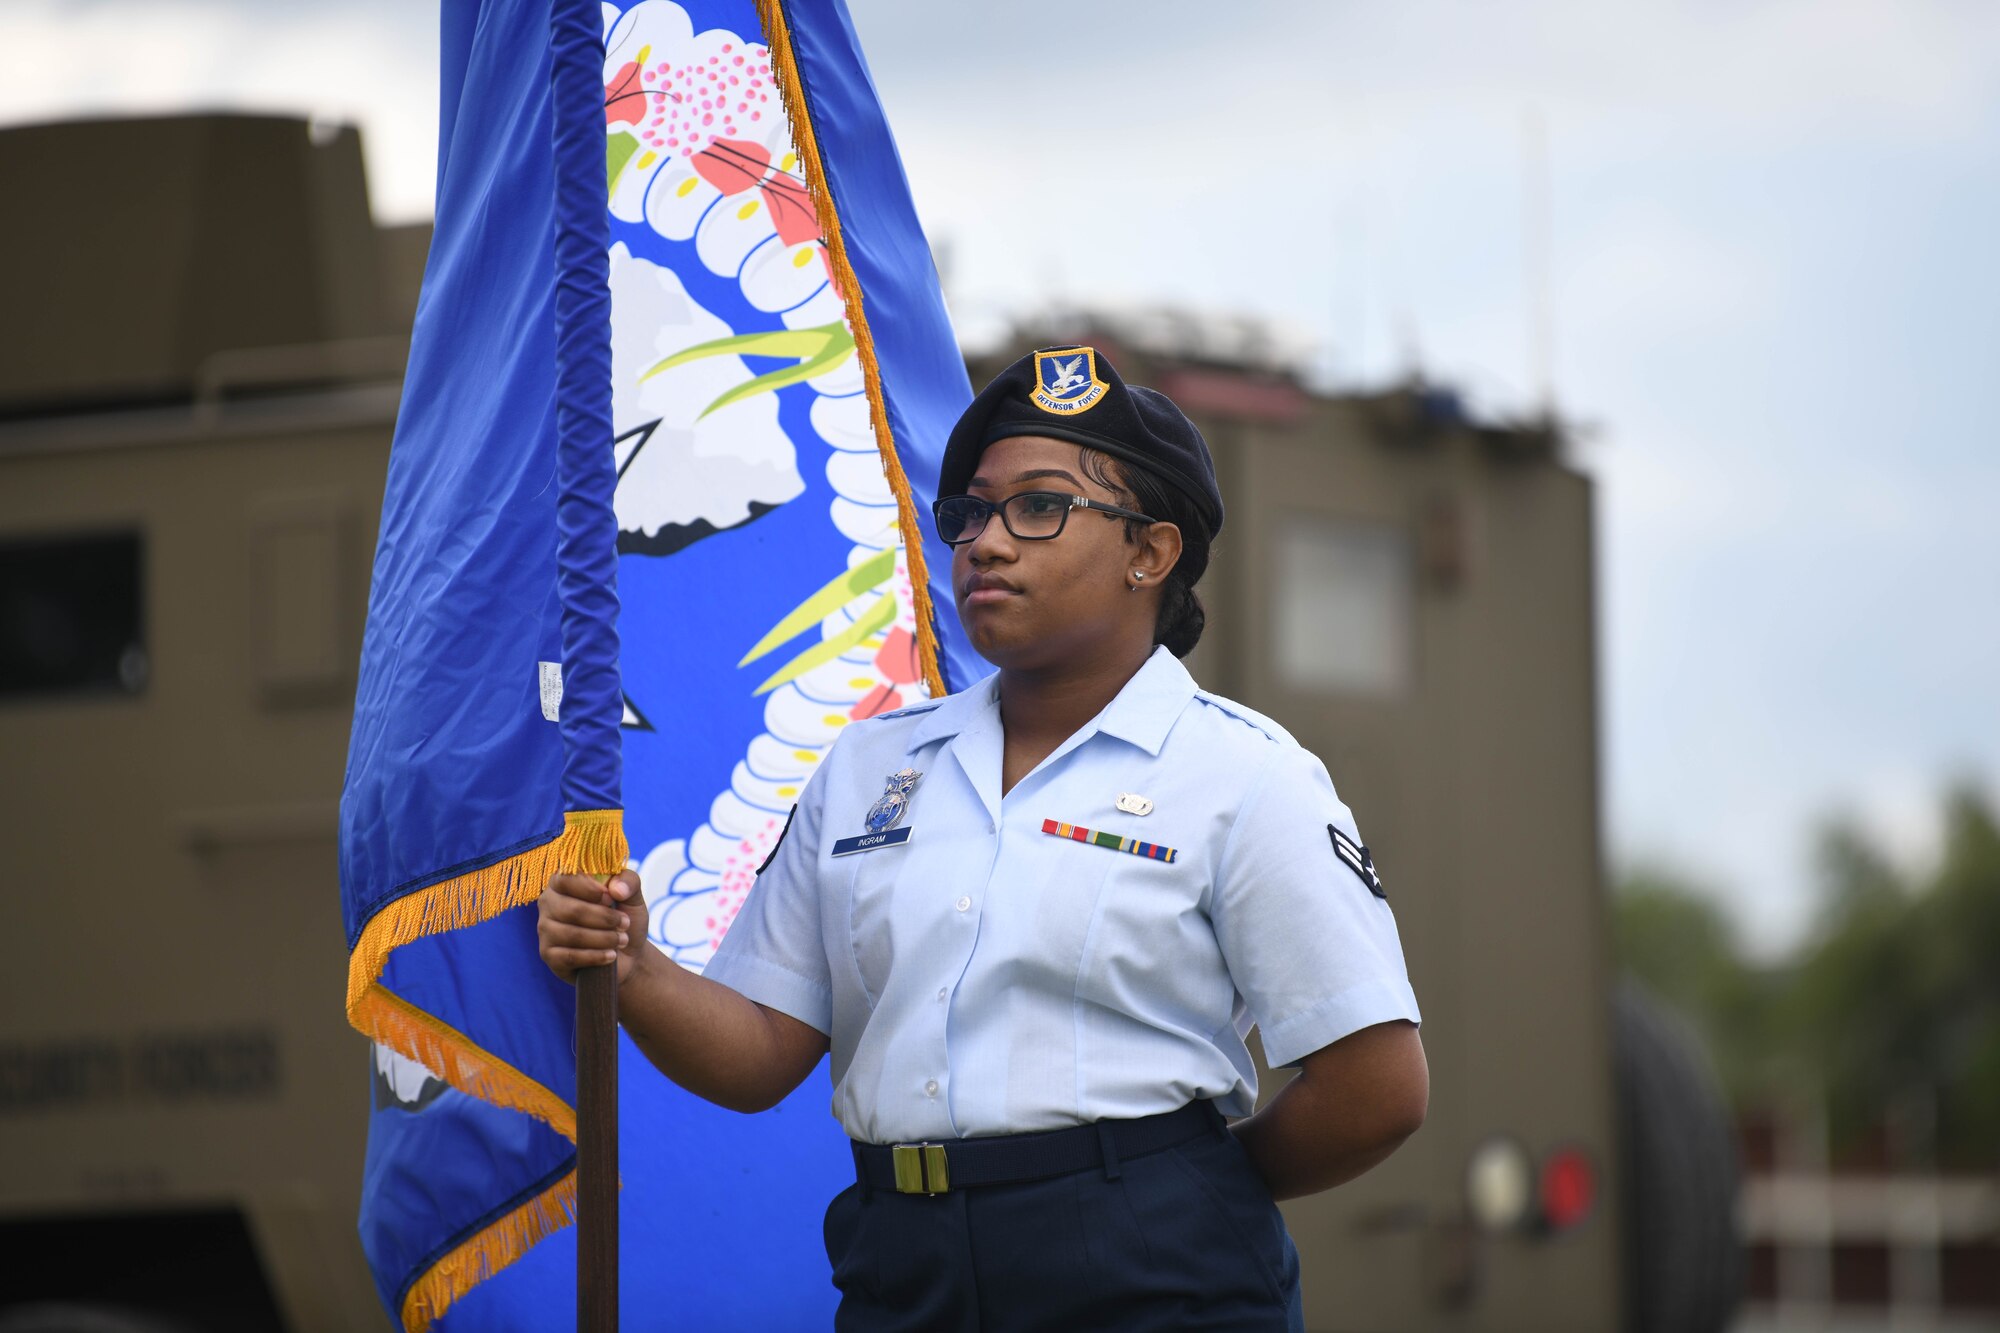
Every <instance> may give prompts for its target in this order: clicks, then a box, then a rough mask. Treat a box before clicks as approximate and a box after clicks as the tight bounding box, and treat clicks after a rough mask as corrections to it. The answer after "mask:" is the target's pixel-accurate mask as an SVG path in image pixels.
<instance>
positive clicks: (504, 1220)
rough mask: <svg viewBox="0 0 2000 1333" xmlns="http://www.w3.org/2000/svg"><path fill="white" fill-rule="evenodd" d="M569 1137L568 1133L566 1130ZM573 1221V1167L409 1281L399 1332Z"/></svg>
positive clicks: (418, 1332) (429, 1317)
mask: <svg viewBox="0 0 2000 1333" xmlns="http://www.w3.org/2000/svg"><path fill="white" fill-rule="evenodd" d="M572 1137H574V1136H573V1135H572ZM574 1221H576V1172H575V1171H571V1172H569V1173H568V1174H567V1175H565V1176H563V1177H562V1178H561V1179H560V1180H558V1181H556V1183H555V1184H553V1185H551V1186H549V1187H548V1188H547V1189H545V1190H543V1191H542V1192H541V1193H540V1194H537V1195H536V1196H535V1197H534V1198H532V1199H529V1200H528V1201H527V1202H526V1203H523V1204H522V1205H521V1206H520V1207H518V1208H516V1209H514V1210H513V1211H512V1212H510V1213H507V1214H506V1215H505V1216H503V1217H500V1218H498V1219H497V1220H495V1221H494V1222H493V1223H491V1224H490V1225H488V1226H485V1227H482V1228H480V1230H479V1231H477V1232H476V1233H474V1234H473V1235H472V1236H470V1237H468V1238H467V1239H466V1240H465V1241H463V1242H462V1243H460V1244H459V1245H457V1246H455V1247H454V1248H453V1249H452V1251H451V1252H450V1253H449V1254H447V1255H445V1256H444V1257H443V1258H441V1259H439V1260H438V1261H437V1262H436V1263H434V1264H432V1265H431V1266H430V1268H429V1269H427V1270H426V1271H425V1273H424V1275H423V1276H422V1277H420V1278H418V1279H417V1280H416V1281H415V1282H413V1283H411V1284H410V1289H409V1291H408V1292H407V1293H405V1294H404V1296H403V1308H402V1312H401V1313H402V1318H403V1328H404V1333H426V1330H427V1329H429V1328H430V1326H431V1324H432V1322H433V1321H434V1320H437V1319H439V1318H441V1317H442V1316H443V1315H444V1312H445V1311H446V1310H449V1309H450V1308H451V1307H452V1304H453V1302H455V1301H457V1300H458V1298H459V1297H461V1296H463V1295H465V1294H466V1293H467V1292H468V1291H471V1290H472V1289H473V1288H474V1287H476V1286H478V1285H479V1284H480V1283H481V1282H484V1281H485V1280H486V1279H487V1278H489V1277H492V1276H493V1275H494V1274H495V1273H497V1272H499V1271H500V1270H501V1269H503V1268H505V1267H506V1266H507V1265H509V1264H511V1263H513V1262H514V1261H515V1260H516V1259H519V1258H520V1257H521V1256H522V1255H523V1254H525V1253H527V1251H528V1247H529V1246H531V1245H534V1244H536V1243H538V1242H540V1241H543V1240H546V1239H547V1238H548V1237H550V1236H551V1235H554V1234H555V1233H556V1232H557V1231H560V1230H561V1229H562V1228H564V1227H566V1226H568V1225H570V1223H572V1222H574Z"/></svg>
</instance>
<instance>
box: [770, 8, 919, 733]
mask: <svg viewBox="0 0 2000 1333" xmlns="http://www.w3.org/2000/svg"><path fill="white" fill-rule="evenodd" d="M755 2H756V6H757V17H758V18H759V19H761V20H762V21H763V24H764V35H765V38H766V42H765V44H766V45H767V46H768V47H769V48H770V51H771V64H772V67H773V68H774V69H775V70H776V72H777V83H778V100H779V102H780V103H782V104H783V106H784V108H785V118H786V119H787V120H788V121H790V122H791V127H792V141H793V143H794V144H795V145H796V146H797V147H798V150H799V157H800V158H801V160H802V161H803V163H804V166H805V175H806V193H807V194H808V195H809V196H810V197H811V198H812V201H813V211H814V212H815V213H817V214H818V215H819V229H820V238H821V240H822V241H824V243H825V245H826V252H827V258H828V260H829V261H831V262H830V264H829V267H830V268H831V269H832V271H833V285H834V287H835V289H836V290H838V291H839V292H840V299H841V302H842V304H844V305H845V306H846V307H847V324H848V328H849V329H850V330H851V331H852V332H853V334H854V352H855V355H856V356H857V357H858V358H859V359H860V361H861V377H862V381H863V383H864V384H865V385H866V386H867V390H868V415H869V418H870V420H871V421H872V422H873V423H874V426H875V448H876V451H877V452H878V453H880V454H881V455H882V473H883V475H884V476H885V477H886V478H887V479H888V482H889V490H890V491H891V492H892V493H893V494H894V495H895V497H896V523H897V526H898V527H899V528H901V529H902V534H903V553H904V557H905V559H906V561H907V562H908V566H909V572H910V595H911V600H912V601H913V602H914V603H915V606H914V608H913V609H914V610H915V612H916V617H917V660H918V662H919V664H920V665H921V666H922V668H923V673H924V683H925V684H926V685H928V686H929V687H930V692H931V698H933V699H941V698H943V697H944V673H943V671H942V670H941V669H940V668H939V666H938V643H937V628H936V625H935V623H934V620H933V617H934V616H935V615H936V611H935V609H934V608H933V606H932V604H931V585H930V572H929V568H928V565H927V563H926V561H925V560H924V536H923V530H922V529H921V528H920V527H918V525H917V522H918V520H917V506H916V501H915V500H914V499H913V498H912V497H911V494H910V478H909V476H908V475H907V474H906V473H905V472H904V471H903V464H902V460H901V459H899V458H897V457H896V442H895V441H894V440H893V439H891V438H890V436H889V406H888V402H887V400H886V399H884V398H883V396H882V371H881V366H880V363H879V362H877V360H876V358H875V340H874V338H873V337H872V336H871V335H870V334H869V332H868V317H867V313H866V311H865V310H864V309H863V308H862V298H861V283H860V280H859V279H857V278H856V277H855V276H854V267H853V265H851V264H849V263H848V261H847V244H846V242H845V241H844V240H843V239H842V238H841V234H840V217H839V215H838V214H837V213H836V212H835V210H834V206H833V195H832V194H831V193H830V192H829V191H828V190H827V188H826V169H825V167H824V166H822V165H821V163H820V156H819V141H818V140H817V139H816V138H814V137H813V127H812V116H811V115H810V114H809V113H808V112H807V110H806V100H805V94H804V92H803V90H802V87H801V85H800V83H799V68H798V62H797V60H796V58H795V57H794V56H793V54H792V34H791V29H790V28H788V27H787V26H786V24H785V13H784V6H783V4H782V2H781V0H755Z"/></svg>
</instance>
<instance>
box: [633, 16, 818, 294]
mask: <svg viewBox="0 0 2000 1333" xmlns="http://www.w3.org/2000/svg"><path fill="white" fill-rule="evenodd" d="M604 46H605V59H604V119H605V132H606V135H607V141H606V154H607V156H606V165H607V168H608V171H609V176H610V180H609V192H610V206H611V213H612V216H614V217H617V218H620V219H622V220H623V221H626V222H637V221H639V220H641V219H642V218H643V219H644V220H645V222H646V223H647V224H648V225H649V226H651V227H652V228H653V229H654V230H655V231H657V232H659V234H660V235H662V236H664V237H666V238H667V239H669V240H673V241H685V240H688V239H689V238H693V240H694V242H695V250H696V253H697V254H698V255H699V256H700V258H701V262H702V264H703V265H704V266H705V267H707V268H708V270H709V271H710V272H712V273H716V274H720V275H722V276H724V277H732V278H734V277H743V276H744V275H745V274H746V273H749V272H751V271H754V273H755V275H756V280H755V281H754V282H751V281H747V280H746V281H745V282H744V287H743V290H744V295H745V296H746V297H747V298H748V299H749V300H750V301H751V303H752V304H753V305H755V306H756V307H757V308H758V309H760V310H767V311H773V312H775V311H780V310H789V309H791V308H792V307H794V306H796V305H798V304H799V303H800V302H802V301H804V300H806V299H807V298H808V297H810V296H811V295H812V294H813V293H814V292H815V291H817V290H819V288H820V287H822V286H824V285H825V283H826V280H827V270H826V258H825V251H824V247H823V246H822V245H821V244H820V237H819V221H818V218H817V216H816V215H815V214H814V211H813V204H812V198H811V196H810V195H809V194H808V193H807V191H806V184H805V177H804V174H803V173H802V172H801V170H800V168H799V157H798V153H797V151H796V150H795V149H794V148H793V146H792V141H791V132H790V130H789V129H788V128H787V126H786V123H785V115H784V109H783V107H782V106H781V105H780V103H779V101H778V97H777V86H776V82H775V80H774V79H773V78H772V75H771V53H770V51H769V50H768V49H767V48H766V47H765V46H764V45H763V43H761V42H746V41H744V40H743V38H742V37H740V36H739V35H737V34H736V33H733V32H730V31H728V30H726V29H723V28H711V29H709V30H708V31H706V32H701V33H697V32H695V31H694V25H693V22H692V21H691V20H690V19H689V17H688V13H687V11H686V10H685V9H682V8H681V7H680V6H679V5H677V4H674V3H673V2H672V0H642V2H641V3H640V4H637V5H634V6H633V7H632V8H631V9H629V10H627V11H626V12H625V13H624V14H623V15H622V16H619V17H618V18H617V19H616V21H615V22H614V23H613V24H612V26H611V29H610V31H609V32H608V33H607V34H606V35H605V40H604Z"/></svg>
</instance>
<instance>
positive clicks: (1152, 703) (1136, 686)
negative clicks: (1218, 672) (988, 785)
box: [909, 646, 1197, 755]
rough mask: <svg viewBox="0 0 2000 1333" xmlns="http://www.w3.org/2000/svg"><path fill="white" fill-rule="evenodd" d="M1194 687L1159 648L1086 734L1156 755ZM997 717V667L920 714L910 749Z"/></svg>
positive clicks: (1086, 727) (1174, 660) (1176, 660)
mask: <svg viewBox="0 0 2000 1333" xmlns="http://www.w3.org/2000/svg"><path fill="white" fill-rule="evenodd" d="M1196 688H1197V687H1196V685H1195V683H1194V677H1193V676H1190V675H1189V674H1188V671H1187V668H1186V667H1184V666H1182V665H1181V660H1180V659H1179V658H1178V657H1175V656H1174V655H1173V654H1172V653H1171V652H1169V651H1168V650H1167V649H1166V648H1165V647H1163V646H1158V647H1155V648H1154V649H1153V655H1152V656H1151V657H1148V658H1147V659H1146V660H1145V662H1144V663H1143V664H1142V665H1141V666H1140V667H1139V669H1138V670H1137V671H1135V672H1133V673H1132V679H1130V680H1128V681H1126V682H1125V685H1124V688H1123V689H1121V690H1119V691H1118V693H1117V695H1116V696H1114V697H1113V698H1112V700H1111V702H1110V703H1108V704H1106V705H1105V706H1104V711H1103V712H1101V713H1099V714H1098V715H1097V716H1096V717H1094V718H1092V719H1091V720H1090V721H1089V722H1088V723H1086V724H1085V725H1084V728H1083V734H1084V736H1085V737H1087V736H1088V735H1089V734H1090V733H1091V732H1093V731H1098V732H1103V733H1104V734H1105V735H1107V736H1116V737H1117V738H1118V739H1119V740H1122V741H1128V742H1130V743H1131V744H1133V745H1136V746H1138V747H1139V748H1140V749H1142V750H1144V751H1145V752H1146V753H1147V754H1150V755H1158V754H1159V753H1160V747H1161V746H1162V745H1165V744H1166V742H1167V733H1168V732H1169V731H1172V730H1173V727H1174V723H1175V722H1176V721H1178V720H1179V719H1180V715H1181V712H1182V710H1184V709H1185V708H1186V707H1187V705H1188V701H1189V700H1191V699H1193V698H1194V696H1195V691H1196ZM999 715H1000V673H999V672H997V671H996V672H994V673H993V674H992V675H990V676H988V677H986V678H985V679H984V680H981V681H979V682H978V683H977V684H975V685H972V686H970V687H969V688H967V689H963V690H960V691H959V692H958V693H957V694H952V695H947V696H946V697H945V698H944V700H943V702H941V703H940V704H938V706H937V707H936V708H933V709H932V710H931V711H930V712H928V713H926V714H924V715H923V717H921V718H919V719H918V721H917V725H916V726H915V727H914V728H912V729H911V731H910V740H909V748H910V750H911V751H913V752H914V751H916V750H920V749H922V748H923V747H924V746H926V745H929V744H930V743H931V742H932V741H935V740H938V739H940V738H941V737H945V736H956V735H958V734H959V733H960V732H962V731H965V730H967V729H969V728H970V727H971V726H972V725H973V724H974V723H975V722H977V721H980V720H982V719H985V718H991V719H992V720H993V721H994V722H995V723H997V722H998V721H999Z"/></svg>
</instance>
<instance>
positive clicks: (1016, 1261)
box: [826, 1132, 1305, 1333]
mask: <svg viewBox="0 0 2000 1333" xmlns="http://www.w3.org/2000/svg"><path fill="white" fill-rule="evenodd" d="M826 1253H827V1258H828V1259H829V1260H831V1261H832V1263H833V1282H834V1285H835V1286H836V1287H838V1288H840V1310H839V1312H838V1313H837V1314H836V1315H835V1316H834V1328H835V1329H836V1330H838V1333H903V1331H904V1330H907V1331H908V1333H1027V1331H1028V1330H1048V1331H1050V1333H1055V1331H1058V1330H1061V1331H1064V1333H1067V1331H1068V1330H1093V1331H1095V1330H1100V1329H1101V1330H1134V1331H1135V1333H1136V1331H1137V1330H1152V1329H1159V1330H1162V1331H1163V1333H1164V1331H1165V1330H1174V1331H1175V1333H1179V1331H1180V1330H1197V1329H1204V1330H1223V1329H1228V1330H1242V1331H1243V1333H1263V1331H1264V1330H1271V1331H1272V1333H1277V1331H1278V1330H1289V1333H1303V1330H1304V1327H1305V1316H1304V1311H1303V1307H1302V1306H1301V1304H1300V1300H1299V1257H1298V1252H1297V1250H1295V1249H1294V1248H1293V1247H1292V1239H1291V1237H1290V1236H1289V1235H1288V1234H1287V1233H1286V1231H1285V1223H1284V1219H1283V1218H1282V1217H1281V1216H1280V1215H1279V1213H1278V1209H1277V1205H1275V1204H1273V1203H1272V1202H1271V1195H1270V1193H1269V1191H1267V1190H1266V1189H1265V1188H1264V1182H1263V1180H1262V1179H1261V1178H1260V1177H1259V1176H1258V1175H1257V1172H1256V1169H1255V1168H1254V1167H1252V1166H1251V1164H1250V1158H1249V1155H1248V1154H1247V1153H1245V1152H1244V1150H1243V1148H1242V1146H1241V1145H1239V1144H1238V1143H1237V1142H1236V1139H1235V1137H1234V1136H1232V1135H1230V1134H1228V1133H1226V1132H1220V1133H1215V1134H1201V1135H1198V1136H1196V1137H1195V1138H1193V1139H1190V1140H1189V1141H1187V1142H1186V1143H1183V1144H1181V1145H1179V1146H1177V1147H1173V1148H1166V1149H1163V1150H1161V1151H1160V1152H1156V1153H1148V1154H1147V1155H1146V1156H1144V1157H1137V1158H1130V1159H1127V1160H1125V1161H1121V1162H1118V1163H1115V1164H1110V1165H1105V1166H1096V1167H1092V1168H1090V1169H1089V1170H1085V1171H1078V1172H1075V1173H1073V1174H1071V1175H1066V1176H1057V1177H1056V1178H1054V1179H1052V1180H1040V1181H1034V1182H1031V1183H1028V1184H1022V1185H989V1186H984V1187H980V1188H974V1189H965V1190H954V1191H952V1192H951V1193H948V1194H939V1195H924V1194H898V1193H896V1192H895V1191H893V1190H885V1189H879V1188H870V1187H869V1186H866V1185H852V1186H849V1187H848V1188H847V1189H845V1190H842V1191H841V1192H840V1193H839V1194H838V1195H836V1196H834V1200H833V1202H832V1203H831V1204H830V1205H828V1207H827V1210H826Z"/></svg>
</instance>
